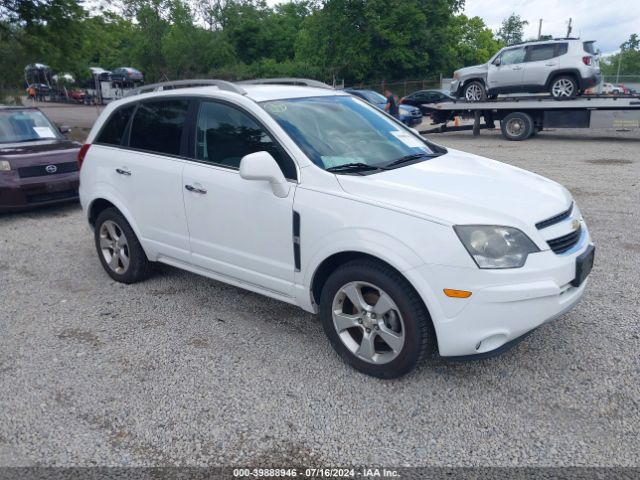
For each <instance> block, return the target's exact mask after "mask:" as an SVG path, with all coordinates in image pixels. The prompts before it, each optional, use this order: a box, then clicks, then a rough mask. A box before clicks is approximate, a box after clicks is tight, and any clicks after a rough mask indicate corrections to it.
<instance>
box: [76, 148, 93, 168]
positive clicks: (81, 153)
mask: <svg viewBox="0 0 640 480" xmlns="http://www.w3.org/2000/svg"><path fill="white" fill-rule="evenodd" d="M90 146H91V144H90V143H85V144H84V145H82V147H80V151H79V152H78V170H80V169H81V168H82V163H83V162H84V157H86V156H87V152H88V151H89V147H90Z"/></svg>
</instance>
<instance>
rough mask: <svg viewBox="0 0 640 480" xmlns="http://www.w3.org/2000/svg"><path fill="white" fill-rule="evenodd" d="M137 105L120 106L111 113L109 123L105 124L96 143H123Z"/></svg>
mask: <svg viewBox="0 0 640 480" xmlns="http://www.w3.org/2000/svg"><path fill="white" fill-rule="evenodd" d="M134 108H135V105H128V106H126V107H123V108H119V109H118V110H116V111H115V112H113V113H112V114H111V116H110V117H109V120H107V123H105V124H104V126H103V127H102V130H101V131H100V134H99V135H98V138H97V139H96V143H102V144H105V145H121V144H122V137H123V136H124V134H125V130H126V128H127V125H128V124H129V119H130V118H131V114H132V113H133V109H134Z"/></svg>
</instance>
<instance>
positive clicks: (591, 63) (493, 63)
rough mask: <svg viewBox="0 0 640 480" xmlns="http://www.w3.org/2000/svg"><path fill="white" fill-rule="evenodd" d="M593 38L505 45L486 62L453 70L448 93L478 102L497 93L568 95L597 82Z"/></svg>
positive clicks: (561, 96)
mask: <svg viewBox="0 0 640 480" xmlns="http://www.w3.org/2000/svg"><path fill="white" fill-rule="evenodd" d="M594 44H595V42H593V41H586V42H585V41H582V40H579V39H575V38H561V39H557V40H546V41H538V42H529V43H524V44H519V45H512V46H509V47H505V48H503V49H502V50H500V51H499V52H498V53H496V54H495V55H494V56H493V57H491V58H490V59H489V61H488V62H487V63H483V64H482V65H475V66H473V67H466V68H462V69H460V70H456V71H455V72H454V74H453V81H452V82H451V94H452V95H455V96H456V97H457V98H460V97H462V98H464V99H465V100H467V101H469V102H479V101H483V100H486V99H487V97H495V96H497V95H498V94H500V93H522V92H529V93H540V92H549V93H550V94H551V96H552V97H553V98H555V99H558V100H563V99H570V98H573V97H575V96H577V95H578V94H579V93H581V92H583V91H584V90H586V89H588V88H592V87H595V86H596V85H598V84H599V83H600V79H601V77H600V63H599V58H598V57H599V55H598V52H597V51H596V49H595V45H594Z"/></svg>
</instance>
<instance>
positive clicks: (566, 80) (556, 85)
mask: <svg viewBox="0 0 640 480" xmlns="http://www.w3.org/2000/svg"><path fill="white" fill-rule="evenodd" d="M578 91H579V89H578V83H577V82H576V80H575V78H573V77H572V76H571V75H560V76H559V77H556V78H554V79H553V81H552V82H551V85H550V86H549V93H551V96H552V97H553V98H554V99H555V100H570V99H572V98H576V97H577V96H578Z"/></svg>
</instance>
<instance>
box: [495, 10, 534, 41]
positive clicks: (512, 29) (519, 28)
mask: <svg viewBox="0 0 640 480" xmlns="http://www.w3.org/2000/svg"><path fill="white" fill-rule="evenodd" d="M527 25H529V22H527V21H526V20H522V19H521V18H520V15H516V14H515V13H512V14H511V15H509V17H507V18H505V19H504V20H503V21H502V26H501V27H500V29H499V30H498V31H497V32H496V37H497V38H498V40H500V41H502V42H503V43H504V44H505V45H513V44H514V43H520V42H522V37H523V35H524V27H526V26H527Z"/></svg>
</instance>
